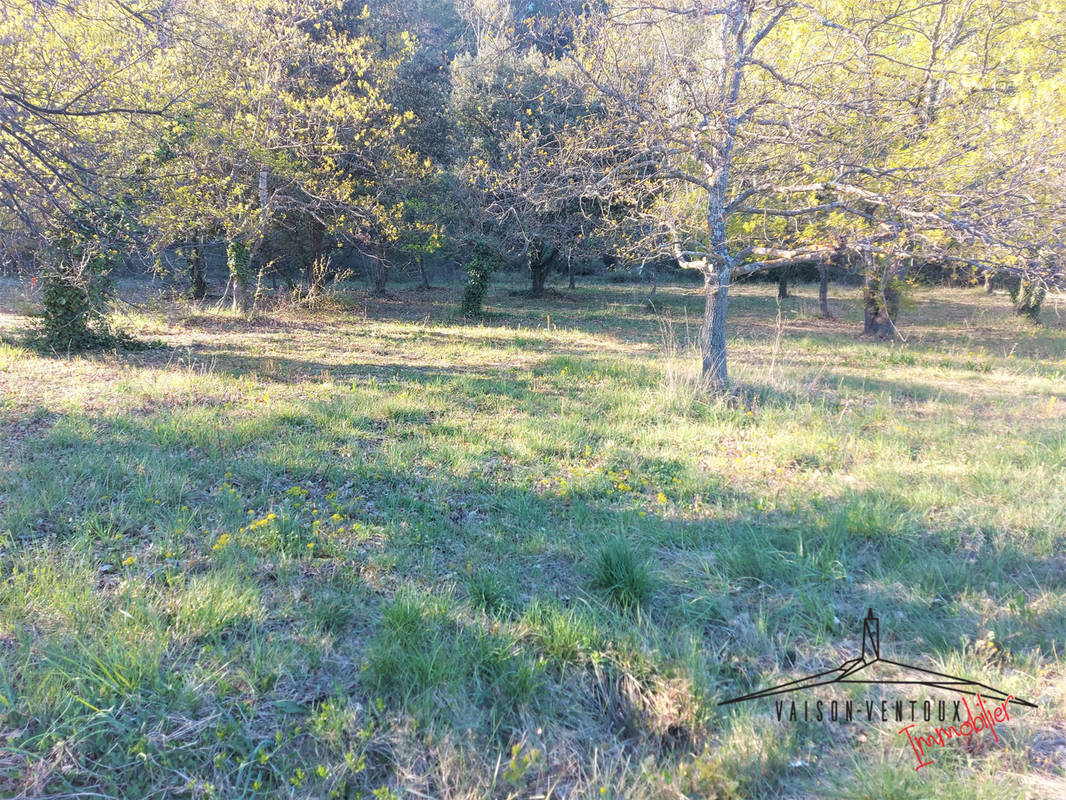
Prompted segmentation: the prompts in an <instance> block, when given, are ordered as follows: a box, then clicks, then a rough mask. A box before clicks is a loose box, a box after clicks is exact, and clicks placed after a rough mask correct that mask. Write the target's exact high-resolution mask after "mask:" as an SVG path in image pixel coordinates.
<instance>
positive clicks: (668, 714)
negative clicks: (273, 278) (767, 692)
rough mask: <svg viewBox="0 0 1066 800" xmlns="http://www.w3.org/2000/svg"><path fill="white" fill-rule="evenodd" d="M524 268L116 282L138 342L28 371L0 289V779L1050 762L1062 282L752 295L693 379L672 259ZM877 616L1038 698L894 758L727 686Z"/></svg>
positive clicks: (872, 782)
mask: <svg viewBox="0 0 1066 800" xmlns="http://www.w3.org/2000/svg"><path fill="white" fill-rule="evenodd" d="M511 288H514V287H512V286H509V285H506V284H500V285H496V286H494V287H493V290H492V291H491V292H490V295H489V297H488V300H487V303H486V317H485V319H484V320H483V321H481V322H478V323H467V322H464V321H463V320H461V319H460V318H459V317H458V315H457V313H456V308H457V302H458V292H459V290H458V289H454V290H447V291H436V292H431V293H421V292H418V291H416V290H413V289H405V288H403V287H401V288H400V289H399V290H398V292H399V297H400V299H391V300H380V301H376V300H371V299H365V298H364V297H363V296H362V294H361V293H360V292H357V291H353V292H351V293H349V294H341V295H337V296H335V297H333V298H331V299H330V300H329V301H328V302H326V303H325V304H323V307H321V308H319V309H318V310H316V311H315V312H314V313H311V312H306V311H298V310H294V309H290V308H284V307H278V308H274V309H268V310H266V311H264V312H262V313H260V314H259V315H258V316H257V317H256V318H255V319H253V320H251V321H246V320H240V319H236V318H233V317H231V316H229V315H227V314H216V313H214V312H212V311H211V310H210V309H208V310H204V309H201V308H198V307H192V306H187V305H182V304H179V303H171V302H169V301H166V300H165V299H159V298H158V297H154V296H149V295H148V294H147V289H145V287H142V286H139V285H137V284H130V285H129V286H126V287H125V290H126V291H127V292H128V293H130V294H131V296H133V297H136V298H139V302H140V304H141V305H142V306H144V307H145V308H146V309H150V310H146V311H144V312H139V313H137V314H130V315H127V316H126V317H125V319H123V320H121V323H122V324H123V325H124V326H125V327H126V328H127V329H128V330H130V331H131V332H133V333H141V334H142V335H144V336H146V337H150V338H153V339H158V340H160V341H161V342H163V344H164V347H162V348H158V349H155V350H149V351H142V352H133V353H124V354H114V353H112V354H103V355H95V356H94V355H88V356H79V357H74V358H49V357H46V356H43V355H41V354H40V353H38V352H36V351H33V350H30V349H28V348H25V347H23V346H22V345H21V344H19V343H18V339H17V337H16V335H15V334H16V332H17V331H18V329H19V328H20V327H21V326H23V325H24V324H25V318H24V317H20V316H18V315H17V314H16V313H15V311H14V309H16V308H21V307H22V306H21V304H22V303H23V301H24V299H25V298H24V296H23V294H22V289H20V288H18V287H14V286H12V285H10V284H5V285H4V286H3V287H0V334H2V335H3V339H2V340H0V429H2V430H3V436H2V439H0V796H16V795H20V794H21V795H22V796H26V797H45V796H84V797H101V796H103V797H131V798H133V797H136V798H142V797H143V798H147V797H160V798H161V797H171V796H174V797H182V796H187V797H218V798H231V797H252V796H263V797H323V798H325V797H347V798H355V797H359V796H362V797H366V798H370V797H373V796H375V795H374V792H377V793H378V794H377V795H376V796H380V797H387V796H389V795H388V794H387V792H393V793H395V794H396V795H397V796H400V797H404V796H411V797H420V796H421V797H471V798H473V797H501V798H505V797H514V798H525V797H530V798H532V797H541V796H551V797H574V798H602V797H614V798H623V797H642V798H643V797H649V798H650V797H662V798H676V797H679V796H687V797H692V798H710V797H721V798H748V797H794V798H821V797H845V798H864V797H871V798H873V797H877V798H887V797H898V798H926V797H944V798H958V799H959V800H961V799H962V798H970V797H983V796H988V797H993V796H994V797H1010V796H1019V797H1020V796H1026V794H1027V793H1028V796H1031V797H1052V796H1056V795H1059V796H1061V795H1062V793H1063V792H1064V791H1066V772H1064V769H1066V765H1064V763H1063V760H1062V758H1063V753H1064V752H1066V750H1064V749H1063V748H1066V740H1064V738H1063V733H1062V732H1063V730H1066V711H1064V700H1066V697H1064V692H1063V690H1062V686H1063V685H1064V684H1063V671H1064V670H1063V668H1064V666H1066V656H1064V651H1066V640H1064V631H1066V560H1064V558H1063V551H1064V546H1066V534H1064V531H1066V484H1064V482H1063V475H1064V474H1066V425H1064V424H1063V419H1064V418H1066V325H1064V324H1063V320H1062V318H1061V317H1060V316H1058V315H1057V313H1056V309H1055V308H1054V307H1053V306H1051V305H1049V307H1048V309H1046V310H1045V313H1044V323H1045V324H1044V325H1042V326H1039V327H1036V326H1033V325H1031V324H1030V323H1027V322H1024V321H1021V320H1018V319H1017V318H1015V317H1014V316H1013V315H1012V314H1011V313H1010V310H1009V303H1008V301H1007V300H1006V298H1005V297H1004V296H1002V295H998V294H997V295H995V296H992V297H989V296H987V295H985V294H984V293H983V292H979V291H976V290H973V291H968V290H950V291H949V290H919V291H916V292H915V294H914V296H913V298H912V300H913V302H912V303H911V304H910V306H909V307H908V309H907V310H906V311H905V312H904V317H903V319H902V320H901V322H902V329H903V331H904V333H905V335H906V336H907V337H908V339H907V341H906V342H905V343H897V344H893V345H881V344H875V343H872V342H869V341H866V340H863V339H861V338H859V337H858V336H857V335H856V334H857V332H858V331H859V330H860V329H861V325H860V308H859V305H858V302H857V301H858V297H857V296H856V295H855V294H854V293H853V291H852V290H847V289H842V288H835V291H834V295H833V298H832V301H833V306H834V310H835V312H836V314H837V318H836V319H834V320H831V321H824V320H821V319H820V318H818V317H817V299H816V292H815V287H810V286H799V287H796V288H795V292H796V297H794V298H790V299H789V300H787V301H784V302H783V303H782V304H781V307H780V315H779V314H778V307H777V305H776V303H775V301H774V299H773V292H774V290H775V289H776V286H774V285H769V284H768V285H741V286H738V287H736V288H735V298H734V299H733V301H732V302H731V310H730V313H731V315H732V319H731V328H730V334H731V337H732V338H731V340H730V355H731V369H732V374H733V377H734V379H735V380H736V382H737V383H738V385H739V387H740V389H741V391H740V395H739V402H719V401H716V400H714V399H710V398H707V397H704V396H702V395H701V394H700V393H699V392H698V391H697V390H696V385H697V380H696V378H697V376H696V374H695V367H696V363H697V362H696V357H695V353H694V350H693V341H694V338H695V334H696V326H697V324H698V320H699V315H700V313H701V307H700V296H699V294H698V292H697V291H696V290H695V289H694V288H692V287H690V286H674V287H671V286H660V288H659V292H658V295H657V305H656V309H655V310H652V309H650V308H649V307H648V306H647V305H646V304H645V303H644V302H643V295H642V290H641V289H640V288H638V287H633V286H627V285H618V284H603V285H596V286H589V287H586V288H582V289H579V290H577V291H575V292H568V293H566V294H565V295H564V296H563V297H561V298H555V299H552V300H546V301H544V302H533V301H530V300H528V299H526V298H517V297H513V296H511V295H510V294H509V293H508V292H509V290H510V289H511ZM1049 303H1050V301H1049ZM1058 313H1061V309H1059V312H1058ZM870 606H872V607H875V608H876V609H877V611H878V613H879V614H880V616H881V625H882V650H883V652H885V653H886V654H889V655H896V656H898V657H900V658H902V659H903V660H906V661H911V662H918V663H924V664H926V665H928V666H930V668H933V669H943V670H945V671H948V672H951V673H955V674H966V675H970V676H972V677H974V678H975V679H977V680H981V681H983V682H986V683H991V684H993V685H996V686H1000V687H1003V688H1005V689H1007V690H1008V691H1011V692H1013V693H1014V694H1016V695H1018V696H1024V697H1026V698H1028V699H1032V700H1035V701H1036V702H1037V703H1038V704H1039V706H1040V707H1039V709H1037V710H1024V711H1021V712H1019V713H1018V714H1017V717H1016V719H1015V717H1014V716H1012V721H1011V723H1010V725H1009V726H1004V729H1003V735H1002V740H1001V742H1000V743H999V744H991V745H989V744H984V743H982V744H980V745H975V746H974V747H973V748H970V749H966V748H965V747H963V746H961V745H960V746H958V747H949V748H944V749H943V750H938V753H937V763H936V765H935V766H931V767H928V768H924V769H922V770H921V771H920V772H919V773H915V772H914V770H913V763H912V762H913V755H912V754H911V753H910V752H909V748H908V747H907V746H906V741H905V739H904V738H903V737H901V736H900V735H899V734H898V733H897V729H898V728H897V727H895V726H894V723H884V724H882V723H876V724H868V723H865V722H863V723H855V724H852V725H846V726H826V725H817V724H810V725H803V724H796V725H786V724H782V723H779V722H778V721H777V720H776V716H775V713H774V709H773V704H772V703H771V702H765V703H762V704H760V703H743V704H739V705H734V706H725V707H720V706H718V705H717V703H718V701H720V700H722V699H725V698H727V697H731V696H735V695H737V694H739V693H743V692H745V691H750V690H752V689H754V688H756V687H759V686H762V685H765V684H767V683H770V682H779V681H782V680H788V679H790V678H795V677H799V676H801V675H803V674H806V673H809V672H813V671H816V670H819V669H826V668H828V667H834V666H836V665H837V664H839V663H840V662H841V661H843V660H844V659H845V658H848V657H850V656H852V655H853V654H854V652H855V650H856V649H857V647H858V644H859V642H858V637H857V635H856V634H857V630H858V624H859V618H860V617H861V615H862V614H863V613H864V612H865V609H866V608H867V607H870ZM993 643H994V644H993ZM863 775H866V776H867V777H865V778H864V777H863Z"/></svg>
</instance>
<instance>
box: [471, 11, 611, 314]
mask: <svg viewBox="0 0 1066 800" xmlns="http://www.w3.org/2000/svg"><path fill="white" fill-rule="evenodd" d="M474 10H475V11H476V10H477V9H474ZM490 12H491V13H490ZM469 13H473V11H470V12H469ZM515 18H516V15H515V13H514V11H513V10H512V9H511V8H510V6H509V5H506V4H503V5H499V6H490V7H489V10H485V9H481V11H480V15H479V16H476V17H475V18H473V19H472V21H471V24H472V26H473V27H474V29H475V31H476V40H477V50H476V52H475V53H473V54H469V55H465V56H460V57H459V58H457V59H456V61H455V63H454V64H453V72H454V78H453V87H454V93H453V107H454V109H455V114H456V117H457V120H458V123H459V127H460V130H461V131H462V134H463V146H464V149H465V151H466V152H467V153H468V154H469V155H468V158H467V160H466V162H465V164H464V165H463V166H462V169H461V173H462V175H463V176H464V177H465V179H466V181H467V184H468V186H469V187H471V189H472V191H473V193H474V196H475V197H477V198H478V201H477V204H476V208H477V210H478V211H479V212H480V214H481V215H482V216H483V218H484V219H483V221H482V222H480V223H478V222H475V223H474V225H475V226H477V227H484V226H487V227H488V228H489V229H490V230H491V231H492V232H493V233H494V234H495V235H496V236H497V237H498V238H499V239H500V241H502V242H503V245H504V247H505V248H506V249H509V250H511V251H512V252H517V253H518V254H519V256H520V258H521V259H522V260H523V261H524V263H525V267H526V269H527V270H528V273H529V277H530V292H531V294H532V296H534V297H541V296H542V295H543V294H544V292H545V286H546V282H547V279H548V277H549V275H550V274H551V272H552V270H553V269H554V268H556V267H557V266H559V265H560V264H562V263H569V262H570V261H571V260H572V258H573V255H574V251H575V249H577V248H580V247H582V246H583V245H584V243H585V242H586V241H588V237H589V235H590V233H591V231H592V230H593V229H594V228H595V227H596V225H597V224H598V223H599V222H602V221H603V220H604V218H605V214H606V213H607V207H608V201H609V197H610V192H608V191H605V190H599V191H596V192H594V193H592V194H590V193H588V192H587V191H586V190H587V189H588V188H589V187H588V183H587V173H588V169H589V167H588V165H587V164H586V163H585V160H586V159H587V158H588V157H589V151H588V150H587V148H585V147H583V146H579V139H578V138H576V134H577V132H578V130H580V129H581V128H580V120H581V119H582V118H584V117H585V116H587V115H589V114H594V113H596V112H595V109H593V108H590V106H589V103H588V98H587V93H586V92H585V91H584V90H583V89H582V88H581V87H580V86H578V85H576V84H575V83H574V82H573V80H572V78H573V75H574V70H573V68H572V65H571V64H570V63H569V62H568V61H566V60H560V59H556V58H554V56H553V54H552V53H551V48H547V50H546V49H544V48H538V47H537V46H535V45H536V44H537V39H536V37H535V36H534V34H533V33H531V32H530V30H531V27H532V26H533V23H534V22H536V20H530V21H529V22H528V25H527V27H525V28H523V27H519V26H517V25H516V23H515Z"/></svg>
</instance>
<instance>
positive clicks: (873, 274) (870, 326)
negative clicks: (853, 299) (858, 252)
mask: <svg viewBox="0 0 1066 800" xmlns="http://www.w3.org/2000/svg"><path fill="white" fill-rule="evenodd" d="M863 262H864V267H865V270H866V281H865V283H864V284H863V331H862V332H863V333H864V334H867V335H870V336H876V337H877V338H879V339H893V338H895V336H896V325H895V322H896V316H897V314H898V313H899V291H898V290H897V288H896V286H895V280H894V279H895V277H896V267H895V266H894V265H890V266H889V267H887V268H885V269H884V270H883V272H881V273H880V274H878V265H877V262H876V260H875V259H874V257H873V254H872V253H870V252H869V251H865V252H864V253H863Z"/></svg>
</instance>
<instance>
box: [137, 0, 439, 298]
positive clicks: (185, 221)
mask: <svg viewBox="0 0 1066 800" xmlns="http://www.w3.org/2000/svg"><path fill="white" fill-rule="evenodd" d="M330 8H331V6H330V5H329V4H327V3H325V2H319V0H239V2H236V3H231V2H221V0H218V1H217V2H208V1H207V0H204V1H202V2H197V3H195V4H190V5H189V6H188V7H187V8H185V9H184V10H183V11H182V12H181V19H180V24H179V27H180V29H181V31H182V33H183V35H182V39H181V41H180V42H178V43H177V44H176V48H177V49H179V50H180V52H181V58H182V63H183V64H185V65H187V66H186V69H191V70H195V72H196V74H197V82H196V85H195V86H190V89H189V92H188V94H187V96H186V97H185V98H184V100H183V105H182V108H181V112H182V117H181V118H180V121H179V122H177V123H175V124H176V125H179V126H180V131H178V132H177V133H176V134H175V135H174V136H172V137H171V141H169V142H167V146H166V148H165V149H166V153H165V155H166V157H165V158H155V159H152V160H150V163H149V164H148V168H147V171H146V174H145V180H144V186H145V197H146V200H145V202H146V204H147V205H148V206H149V208H150V210H149V213H148V214H147V219H148V221H149V222H150V224H151V225H152V227H153V229H154V230H155V231H156V232H157V239H158V241H159V242H160V243H164V242H168V241H175V240H179V241H181V240H184V239H185V238H187V237H188V235H189V234H190V232H191V233H193V234H194V235H195V236H199V235H202V234H203V233H204V232H205V231H206V232H213V233H216V234H221V235H222V236H223V237H224V239H225V240H227V241H228V242H229V243H230V245H229V254H230V258H229V264H230V266H231V285H232V288H233V306H234V309H235V310H237V309H241V310H247V309H248V307H249V306H250V303H251V300H252V294H251V288H252V286H251V284H252V280H253V278H254V264H255V263H256V262H257V260H258V261H262V248H263V242H264V239H265V237H266V235H267V233H268V232H269V230H270V229H271V228H272V227H288V228H296V227H303V226H306V227H307V228H308V229H309V231H310V239H311V244H312V248H313V249H314V250H315V251H316V252H315V254H314V256H313V260H312V265H314V264H318V265H319V267H318V268H320V266H321V262H322V258H323V252H324V244H325V241H326V238H327V237H330V238H332V239H334V240H339V241H347V242H349V243H352V244H355V245H356V246H358V247H360V248H361V249H363V250H364V252H366V253H367V254H368V255H369V256H370V257H371V261H372V264H373V265H374V269H373V270H372V271H373V272H374V276H375V286H376V288H377V289H378V290H379V291H384V280H385V276H386V275H387V268H386V262H385V255H384V254H385V247H386V245H387V244H388V243H389V242H391V241H394V240H396V239H397V238H398V236H399V234H400V231H401V230H402V228H403V218H404V208H403V186H404V185H405V184H406V183H407V182H409V181H410V180H412V179H416V178H417V177H419V176H420V175H421V174H423V173H424V172H425V170H426V168H427V165H425V164H423V163H422V161H421V160H420V159H419V158H418V157H417V156H416V155H415V154H414V153H413V152H412V151H411V150H410V148H409V147H407V146H406V144H405V143H404V141H403V138H404V135H405V130H406V127H407V126H408V125H410V124H411V123H412V122H413V119H414V117H413V114H411V113H410V112H399V111H396V110H395V109H394V108H393V107H392V106H391V105H390V103H389V102H388V101H387V99H386V96H385V95H386V90H387V88H388V86H389V85H390V81H392V80H393V79H394V77H395V73H396V69H397V67H398V65H399V64H400V63H401V62H402V60H403V59H404V58H405V57H406V56H407V55H408V54H409V53H410V50H411V46H410V43H409V42H408V45H407V46H406V47H404V48H400V49H399V50H398V51H396V52H393V53H390V54H389V55H387V56H382V55H381V54H380V52H379V51H378V47H377V43H376V42H375V41H374V40H372V39H371V38H370V37H367V36H361V35H358V34H357V33H355V32H353V31H355V30H357V29H358V27H359V21H360V19H362V20H363V21H365V20H366V19H368V18H369V11H367V10H365V9H364V11H363V12H362V13H361V14H360V15H359V19H356V20H351V19H348V20H344V24H343V25H341V24H340V23H339V22H338V21H336V20H334V19H332V18H331V16H330V14H329V13H328V12H329V11H330ZM175 13H177V12H175ZM234 243H236V245H235V244H234ZM309 269H310V270H311V272H312V273H313V272H314V270H315V269H316V267H315V266H311V267H310V268H309ZM312 279H313V275H312Z"/></svg>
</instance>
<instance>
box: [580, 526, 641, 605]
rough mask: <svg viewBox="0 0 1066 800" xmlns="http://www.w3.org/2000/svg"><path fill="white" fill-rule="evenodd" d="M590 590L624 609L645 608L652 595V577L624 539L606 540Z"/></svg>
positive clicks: (639, 557) (597, 561)
mask: <svg viewBox="0 0 1066 800" xmlns="http://www.w3.org/2000/svg"><path fill="white" fill-rule="evenodd" d="M592 588H593V589H597V590H599V591H602V592H604V593H605V594H606V595H607V596H608V597H609V598H610V599H611V600H612V601H613V602H614V603H616V604H618V606H619V607H620V608H622V609H624V610H629V609H634V608H640V607H641V606H644V605H646V604H647V602H648V600H649V599H651V593H652V575H651V569H650V568H649V566H648V563H647V559H646V558H645V557H643V556H642V555H639V554H638V553H637V552H636V551H634V550H633V548H632V547H631V546H630V544H629V542H627V541H626V540H625V539H623V538H621V537H615V538H613V539H609V540H608V541H607V542H606V543H605V544H604V545H603V547H602V548H601V549H600V553H599V556H598V558H597V560H596V571H595V574H594V575H593V580H592Z"/></svg>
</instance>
